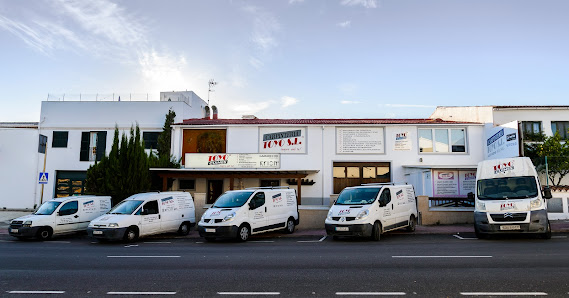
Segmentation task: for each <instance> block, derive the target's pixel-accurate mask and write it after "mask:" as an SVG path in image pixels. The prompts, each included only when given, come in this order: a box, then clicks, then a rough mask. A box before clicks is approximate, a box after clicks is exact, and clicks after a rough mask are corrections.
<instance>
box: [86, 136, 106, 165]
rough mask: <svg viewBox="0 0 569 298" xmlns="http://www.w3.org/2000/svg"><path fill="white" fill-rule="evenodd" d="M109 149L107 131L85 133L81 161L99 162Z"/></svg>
mask: <svg viewBox="0 0 569 298" xmlns="http://www.w3.org/2000/svg"><path fill="white" fill-rule="evenodd" d="M106 148H107V132H106V131H84V132H82V133H81V151H80V154H79V160H80V161H95V160H97V161H99V160H101V158H103V156H104V155H105V150H106Z"/></svg>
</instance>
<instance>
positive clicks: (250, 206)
mask: <svg viewBox="0 0 569 298" xmlns="http://www.w3.org/2000/svg"><path fill="white" fill-rule="evenodd" d="M249 209H251V210H253V209H255V201H251V202H249Z"/></svg>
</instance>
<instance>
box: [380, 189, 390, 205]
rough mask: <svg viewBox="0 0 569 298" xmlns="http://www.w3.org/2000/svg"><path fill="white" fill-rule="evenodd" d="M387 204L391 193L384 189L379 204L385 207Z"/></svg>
mask: <svg viewBox="0 0 569 298" xmlns="http://www.w3.org/2000/svg"><path fill="white" fill-rule="evenodd" d="M389 202H391V192H390V191H389V188H384V189H383V192H382V193H381V195H380V196H379V203H380V204H381V205H382V206H385V205H387V204H389Z"/></svg>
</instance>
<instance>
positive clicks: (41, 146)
mask: <svg viewBox="0 0 569 298" xmlns="http://www.w3.org/2000/svg"><path fill="white" fill-rule="evenodd" d="M46 148H47V137H46V136H44V135H42V134H40V136H39V142H38V153H43V154H45V149H46Z"/></svg>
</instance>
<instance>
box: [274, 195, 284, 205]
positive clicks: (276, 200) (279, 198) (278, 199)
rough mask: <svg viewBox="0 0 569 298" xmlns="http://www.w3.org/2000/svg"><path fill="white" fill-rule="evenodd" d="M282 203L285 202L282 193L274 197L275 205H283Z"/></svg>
mask: <svg viewBox="0 0 569 298" xmlns="http://www.w3.org/2000/svg"><path fill="white" fill-rule="evenodd" d="M282 201H283V197H282V196H281V193H278V194H276V195H274V196H273V204H275V203H282Z"/></svg>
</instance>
